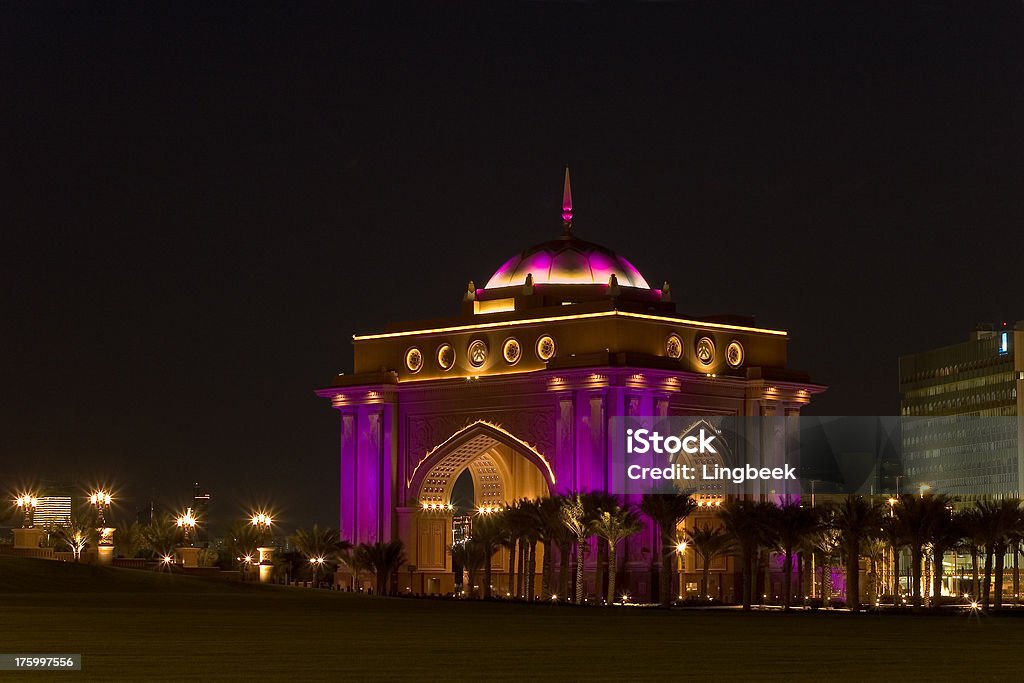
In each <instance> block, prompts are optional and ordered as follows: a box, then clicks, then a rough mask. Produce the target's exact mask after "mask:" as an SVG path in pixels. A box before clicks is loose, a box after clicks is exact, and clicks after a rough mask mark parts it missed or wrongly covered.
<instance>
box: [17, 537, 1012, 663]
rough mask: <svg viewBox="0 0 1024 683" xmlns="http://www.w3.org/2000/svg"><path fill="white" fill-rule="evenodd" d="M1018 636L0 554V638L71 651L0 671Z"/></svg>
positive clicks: (444, 659) (905, 646) (914, 643)
mask: <svg viewBox="0 0 1024 683" xmlns="http://www.w3.org/2000/svg"><path fill="white" fill-rule="evenodd" d="M1022 642H1024V619H1018V618H1012V617H984V616H981V617H979V616H966V615H964V616H955V617H911V616H896V615H856V616H855V615H849V614H842V613H821V614H810V613H795V614H782V613H777V612H760V613H757V612H756V613H752V614H743V613H740V612H722V611H707V612H698V611H685V610H679V611H672V612H664V611H661V610H642V609H575V608H571V607H557V606H548V605H516V604H499V603H486V604H485V603H468V602H461V603H457V602H445V601H428V600H404V599H385V598H372V597H367V596H357V595H348V594H343V593H333V592H330V591H312V590H308V589H298V588H284V587H273V586H258V585H251V584H249V585H240V584H220V583H215V582H208V581H203V580H199V579H188V578H184V577H178V576H167V575H162V576H161V575H157V574H154V573H148V572H141V571H133V570H127V569H123V570H119V569H102V568H96V567H85V566H75V565H70V564H61V563H56V562H48V561H45V560H29V559H23V558H14V557H0V652H3V653H20V652H24V653H39V654H43V653H81V654H82V655H83V665H82V671H81V672H64V673H52V672H37V673H31V674H29V673H18V674H13V673H6V674H5V673H0V679H4V680H7V679H11V680H30V679H33V678H36V677H38V678H48V679H51V680H52V679H54V677H56V678H71V677H73V678H75V679H77V680H131V681H141V680H186V679H193V680H230V679H241V678H251V677H256V676H258V677H260V678H261V679H262V680H273V679H275V678H282V679H284V678H287V679H294V680H299V681H301V680H322V679H333V680H374V679H387V680H395V681H401V680H405V681H433V680H474V681H475V680H483V679H490V680H504V679H510V678H517V679H536V678H544V677H548V678H560V679H562V680H578V679H588V680H594V679H606V680H611V679H615V680H638V679H649V678H660V679H662V680H668V677H672V678H675V677H681V676H694V675H696V676H714V677H715V678H716V680H740V679H745V678H748V677H749V678H751V679H753V680H772V679H787V680H817V681H821V680H865V679H867V678H879V679H881V678H884V679H886V680H901V679H902V680H923V679H925V678H928V679H931V680H935V679H936V678H938V677H941V678H942V679H948V678H949V677H951V676H964V677H969V678H970V680H976V681H984V680H1021V677H1022V674H1021V673H1020V668H1019V667H1020V665H1019V663H1018V662H1017V661H1016V659H1017V657H1016V653H1017V651H1018V648H1019V645H1020V643H1022ZM4 677H6V678H4Z"/></svg>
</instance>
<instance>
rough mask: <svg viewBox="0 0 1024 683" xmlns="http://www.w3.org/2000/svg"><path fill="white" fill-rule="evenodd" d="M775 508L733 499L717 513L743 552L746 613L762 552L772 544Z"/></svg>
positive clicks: (752, 594)
mask: <svg viewBox="0 0 1024 683" xmlns="http://www.w3.org/2000/svg"><path fill="white" fill-rule="evenodd" d="M774 509H776V508H775V506H774V505H773V504H771V503H756V502H754V501H750V500H731V501H729V502H727V503H726V504H725V505H724V506H723V507H722V508H721V509H720V510H719V511H718V518H719V519H720V520H721V521H722V524H724V525H725V529H726V531H727V532H728V533H729V535H730V536H731V537H732V539H733V541H735V543H736V546H737V547H738V548H739V551H740V563H741V567H742V574H743V609H744V610H749V609H750V608H751V606H752V600H753V597H754V595H755V593H756V590H757V588H756V586H755V583H756V581H757V564H758V559H759V557H760V552H761V549H762V548H764V547H766V546H770V545H771V544H772V540H773V539H772V534H771V530H770V528H769V526H768V524H769V523H770V520H771V518H772V516H773V510H774Z"/></svg>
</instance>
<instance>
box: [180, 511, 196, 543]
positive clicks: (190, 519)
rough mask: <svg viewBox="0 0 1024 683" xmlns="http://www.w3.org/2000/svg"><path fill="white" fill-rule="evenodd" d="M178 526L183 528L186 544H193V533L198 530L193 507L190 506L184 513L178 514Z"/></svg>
mask: <svg viewBox="0 0 1024 683" xmlns="http://www.w3.org/2000/svg"><path fill="white" fill-rule="evenodd" d="M177 524H178V528H179V529H181V531H182V533H183V534H184V535H185V544H186V545H191V538H190V537H191V535H192V534H193V533H194V532H195V530H196V516H195V513H194V512H192V508H188V509H186V510H185V512H183V513H182V514H180V515H178V519H177Z"/></svg>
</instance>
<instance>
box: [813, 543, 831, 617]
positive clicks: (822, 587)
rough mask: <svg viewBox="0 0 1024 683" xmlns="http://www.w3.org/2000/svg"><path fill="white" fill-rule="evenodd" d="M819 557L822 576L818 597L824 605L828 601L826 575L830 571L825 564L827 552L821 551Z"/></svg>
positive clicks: (819, 582)
mask: <svg viewBox="0 0 1024 683" xmlns="http://www.w3.org/2000/svg"><path fill="white" fill-rule="evenodd" d="M819 557H820V560H821V561H820V562H818V567H819V568H820V569H821V578H820V579H818V598H819V599H820V600H821V604H822V605H823V606H824V605H825V604H827V603H828V598H827V597H826V596H825V576H826V575H827V574H829V573H830V572H829V571H828V569H829V568H828V567H827V566H826V565H825V553H819ZM830 578H831V577H830ZM812 580H813V579H812Z"/></svg>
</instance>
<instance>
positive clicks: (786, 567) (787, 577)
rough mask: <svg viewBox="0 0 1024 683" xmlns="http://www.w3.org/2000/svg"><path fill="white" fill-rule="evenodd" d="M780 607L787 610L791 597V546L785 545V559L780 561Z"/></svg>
mask: <svg viewBox="0 0 1024 683" xmlns="http://www.w3.org/2000/svg"><path fill="white" fill-rule="evenodd" d="M782 571H783V576H782V590H783V596H782V609H784V610H788V609H789V604H790V601H791V598H792V597H793V595H792V594H793V546H789V545H787V546H786V559H785V561H783V563H782Z"/></svg>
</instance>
